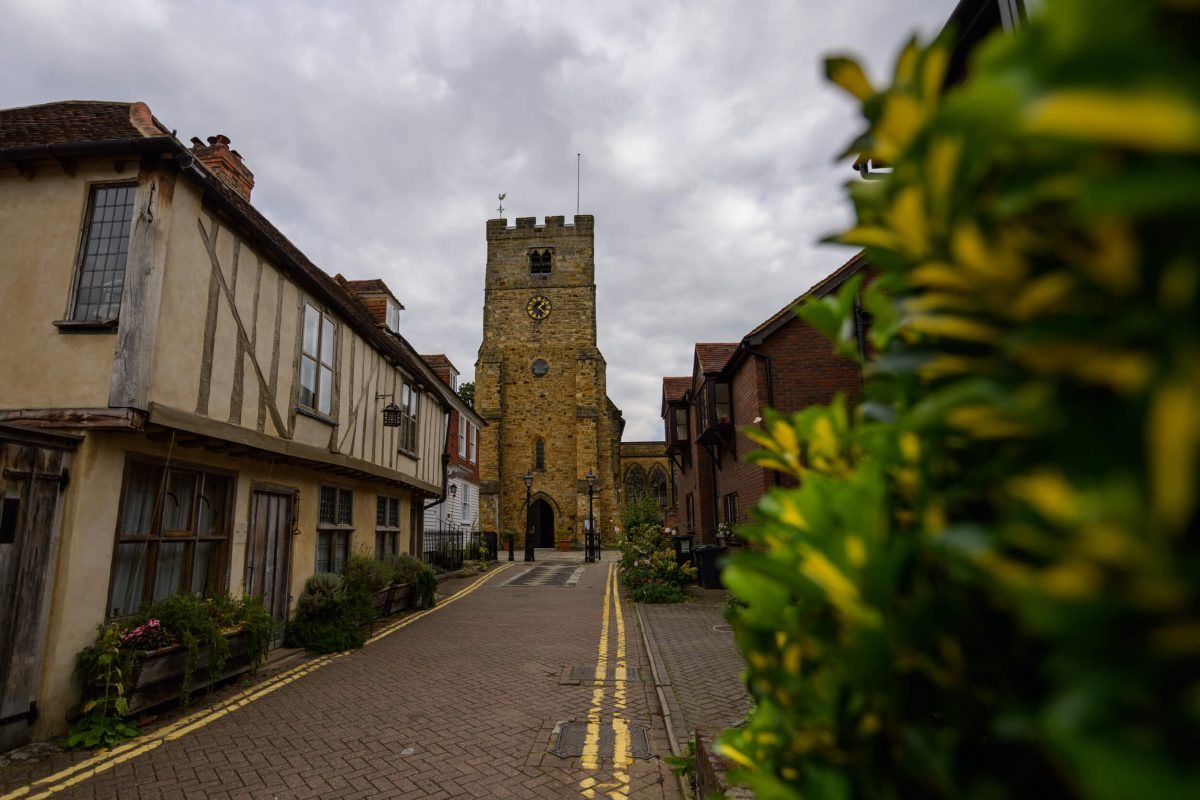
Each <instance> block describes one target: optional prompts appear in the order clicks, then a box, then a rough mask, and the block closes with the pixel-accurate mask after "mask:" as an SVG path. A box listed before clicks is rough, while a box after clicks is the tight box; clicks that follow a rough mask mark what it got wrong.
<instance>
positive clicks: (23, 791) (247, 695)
mask: <svg viewBox="0 0 1200 800" xmlns="http://www.w3.org/2000/svg"><path fill="white" fill-rule="evenodd" d="M509 566H511V565H509V564H504V565H503V566H499V567H495V568H493V569H491V570H489V572H488V574H486V575H484V576H483V577H482V578H479V579H478V580H476V581H475V582H474V583H472V584H470V585H469V586H466V587H463V588H462V589H460V590H459V591H457V592H455V593H454V594H452V595H450V596H449V597H447V598H445V599H444V600H442V602H441V603H439V604H438V605H436V606H434V607H433V608H430V609H426V610H425V611H421V612H418V613H416V614H412V615H410V616H407V617H405V618H403V619H401V620H399V621H397V622H394V623H392V624H391V625H388V626H386V627H384V628H383V629H382V630H380V632H379V633H377V634H375V635H374V636H372V637H371V638H370V639H368V640H367V644H368V645H370V644H372V643H374V642H377V641H379V640H380V639H382V638H383V637H385V636H390V635H391V634H393V633H395V632H396V631H398V630H400V629H401V628H405V627H408V626H409V625H411V624H413V623H414V622H416V621H417V620H419V619H423V618H425V617H427V616H429V615H430V614H432V613H433V612H435V611H437V610H439V609H442V608H445V607H446V606H448V605H451V604H452V603H455V602H457V601H459V600H461V599H462V598H464V597H466V596H467V595H469V594H471V593H472V592H474V591H475V590H476V589H478V588H479V587H480V586H482V585H483V584H484V583H485V582H486V581H488V580H490V579H491V578H493V577H495V576H496V575H498V574H499V573H501V572H503V571H504V570H506V569H508V567H509ZM348 654H349V651H347V652H343V653H333V654H331V655H325V656H318V657H317V658H314V659H313V660H311V661H306V662H304V663H303V664H300V665H298V666H295V667H292V668H291V669H289V670H286V671H284V672H281V673H279V674H278V675H276V676H274V677H272V678H268V679H267V680H265V681H263V682H262V683H260V684H257V685H255V686H252V687H251V688H249V689H246V690H245V691H242V692H239V693H238V694H235V695H234V696H232V697H230V698H229V699H227V700H224V701H222V702H220V703H218V704H217V705H215V706H212V707H210V708H206V709H203V710H201V711H198V712H196V713H194V714H190V715H188V716H186V717H183V718H182V719H178V720H176V721H175V722H173V723H171V724H170V725H166V726H164V727H162V728H160V729H158V730H156V731H153V732H151V733H147V734H145V735H142V736H138V737H136V738H134V739H131V740H130V741H128V742H125V743H124V744H121V745H118V746H117V747H114V748H112V749H110V750H101V751H100V752H99V753H97V754H96V755H94V756H92V757H91V758H88V759H85V760H83V761H80V762H79V763H78V764H74V765H72V766H70V767H67V768H66V769H63V770H60V771H59V772H56V773H54V774H53V775H48V776H46V777H45V778H41V779H39V780H36V781H34V782H33V783H30V784H29V785H27V786H22V787H20V788H18V789H14V790H12V791H11V792H9V793H7V794H5V795H3V796H0V800H17V798H25V800H42V799H43V798H46V797H50V796H51V795H53V794H57V793H58V792H61V791H63V790H64V789H69V788H70V787H72V786H75V785H76V784H79V783H82V782H83V781H86V780H88V779H89V778H94V777H95V776H97V775H99V774H100V773H102V772H107V771H108V770H110V769H112V768H113V767H115V766H117V765H118V764H123V763H125V762H126V761H129V760H131V759H134V758H137V757H138V756H141V755H144V754H146V753H149V752H150V751H151V750H155V749H157V748H159V747H161V746H162V745H164V744H166V743H167V742H172V741H175V740H176V739H179V738H181V737H183V736H186V735H187V734H189V733H193V732H195V731H198V730H200V729H201V728H203V727H205V726H207V725H209V724H211V723H213V722H216V721H217V720H218V719H220V718H222V717H224V716H225V715H227V714H230V713H232V712H233V711H236V710H238V709H239V708H242V707H243V706H246V705H248V704H250V703H252V702H254V701H255V700H258V699H259V698H262V697H265V696H266V695H268V694H270V693H271V692H274V691H275V690H276V689H279V688H281V687H283V686H286V685H287V684H289V683H294V682H295V681H297V680H299V679H301V678H303V677H304V676H306V675H309V674H311V673H313V672H316V671H317V670H318V669H321V668H322V667H325V666H327V665H328V664H331V663H333V662H334V661H335V660H337V659H339V658H341V657H343V656H345V655H348ZM35 791H36V792H37V794H34V793H33V792H35Z"/></svg>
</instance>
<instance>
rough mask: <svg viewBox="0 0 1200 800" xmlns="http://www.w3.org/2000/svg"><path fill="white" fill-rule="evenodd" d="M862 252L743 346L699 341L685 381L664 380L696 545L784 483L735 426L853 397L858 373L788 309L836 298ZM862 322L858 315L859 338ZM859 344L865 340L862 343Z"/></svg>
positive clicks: (684, 507) (684, 523)
mask: <svg viewBox="0 0 1200 800" xmlns="http://www.w3.org/2000/svg"><path fill="white" fill-rule="evenodd" d="M867 269H868V267H867V265H866V262H865V261H864V260H863V258H862V255H861V254H860V255H857V256H855V257H854V258H852V259H850V261H848V262H847V263H846V264H844V265H843V266H842V267H840V268H839V269H838V270H836V271H835V272H833V273H832V274H831V275H829V276H828V277H826V278H825V279H824V280H822V281H821V282H819V283H818V284H816V285H815V286H813V287H812V288H811V289H809V290H808V291H807V292H805V293H804V294H802V295H801V296H800V297H798V298H796V300H795V301H793V302H792V303H789V304H788V305H787V307H785V308H783V309H781V310H780V311H779V312H778V313H776V314H774V315H773V316H772V317H770V318H769V319H767V320H765V321H764V322H763V323H762V324H760V325H758V326H757V327H755V328H754V329H753V330H751V331H750V332H749V333H747V334H746V335H745V336H744V337H742V340H741V341H740V342H721V343H698V344H697V345H696V348H695V354H694V357H693V360H692V374H691V375H690V376H680V377H666V378H663V394H662V416H663V423H664V427H665V431H666V442H667V454H668V455H669V456H670V458H671V462H672V467H673V470H674V473H675V483H676V491H677V493H678V504H679V510H678V520H679V525H680V527H681V528H682V529H683V530H685V531H688V532H691V533H693V534H695V536H696V542H697V543H698V544H700V543H715V542H716V533H717V529H718V526H719V525H720V524H721V523H722V522H729V523H732V524H736V523H739V522H743V521H745V520H746V519H748V518H749V509H750V508H752V507H753V506H754V505H755V504H756V503H757V502H758V501H759V499H760V498H761V497H762V496H763V495H764V494H765V493H766V492H767V490H768V489H769V488H770V487H771V486H772V485H773V484H775V483H777V482H778V481H780V480H781V479H782V476H780V475H779V474H778V473H775V472H770V471H768V470H764V469H762V468H761V467H758V466H756V465H755V464H752V463H751V462H750V461H748V460H747V459H746V455H747V454H748V453H750V452H752V451H754V450H756V449H757V448H758V446H757V445H756V444H755V443H754V442H753V441H751V440H750V438H749V437H747V436H746V435H745V434H743V433H741V431H740V429H741V428H745V427H749V426H753V425H756V424H757V423H758V422H759V421H760V419H761V416H762V409H763V408H768V407H769V408H775V409H778V410H780V411H785V412H793V411H798V410H799V409H802V408H805V407H806V406H810V405H815V404H818V403H828V402H829V401H830V400H831V399H833V397H834V395H835V394H837V393H838V392H843V393H845V394H848V395H851V396H853V395H855V394H857V393H858V392H859V391H860V390H861V387H862V374H861V371H860V370H859V368H858V365H857V364H855V363H854V362H853V361H852V360H850V359H848V358H844V357H842V356H838V355H835V354H834V353H833V345H832V343H831V342H830V341H829V340H828V339H827V338H826V337H825V336H824V335H823V334H821V333H820V332H818V331H817V330H816V329H814V328H813V327H811V326H810V325H808V324H807V323H805V322H803V321H802V320H801V319H800V318H799V317H797V316H796V314H795V312H794V310H793V309H794V307H795V306H796V304H797V303H799V302H801V301H803V300H806V299H808V298H810V297H823V296H825V295H827V294H831V293H834V292H836V291H837V290H838V288H839V287H841V286H842V284H843V283H845V282H846V281H847V280H848V279H849V278H850V277H852V276H853V275H855V274H857V273H859V272H860V271H864V270H867ZM862 322H863V320H862V315H861V314H859V315H856V318H855V325H856V332H857V331H861V328H862ZM858 338H859V340H860V341H862V337H861V336H859V337H858Z"/></svg>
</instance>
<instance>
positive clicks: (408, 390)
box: [398, 379, 421, 458]
mask: <svg viewBox="0 0 1200 800" xmlns="http://www.w3.org/2000/svg"><path fill="white" fill-rule="evenodd" d="M419 395H420V392H419V390H418V389H417V386H416V384H415V383H413V382H412V381H410V380H408V379H404V380H402V381H401V382H400V443H399V445H398V447H399V449H400V452H402V453H406V454H408V455H410V456H412V457H413V458H416V457H417V454H418V452H419V450H418V449H417V445H418V442H419V439H418V430H417V420H418V419H419V418H420V417H419V414H420V409H421V404H420V397H419Z"/></svg>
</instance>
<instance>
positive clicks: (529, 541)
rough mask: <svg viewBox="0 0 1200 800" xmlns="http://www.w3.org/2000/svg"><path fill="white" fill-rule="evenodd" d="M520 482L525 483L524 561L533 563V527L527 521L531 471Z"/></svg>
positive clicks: (531, 484)
mask: <svg viewBox="0 0 1200 800" xmlns="http://www.w3.org/2000/svg"><path fill="white" fill-rule="evenodd" d="M522 480H524V481H525V560H526V561H533V560H534V559H533V526H532V525H531V524H530V522H531V520H530V519H529V512H530V508H529V499H530V497H531V492H532V490H533V470H529V471H528V472H526V473H525V475H524V476H523V478H522Z"/></svg>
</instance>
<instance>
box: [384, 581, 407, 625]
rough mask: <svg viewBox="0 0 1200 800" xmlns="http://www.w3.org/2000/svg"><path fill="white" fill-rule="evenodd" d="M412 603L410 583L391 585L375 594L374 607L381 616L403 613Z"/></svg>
mask: <svg viewBox="0 0 1200 800" xmlns="http://www.w3.org/2000/svg"><path fill="white" fill-rule="evenodd" d="M412 601H413V585H412V584H411V583H393V584H392V585H391V586H387V587H385V588H383V589H380V590H379V591H378V592H376V593H375V607H376V608H378V609H379V613H380V614H382V615H383V616H385V617H386V616H388V615H389V614H397V613H399V612H401V611H404V610H405V609H406V608H408V607H409V606H410V605H412Z"/></svg>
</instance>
